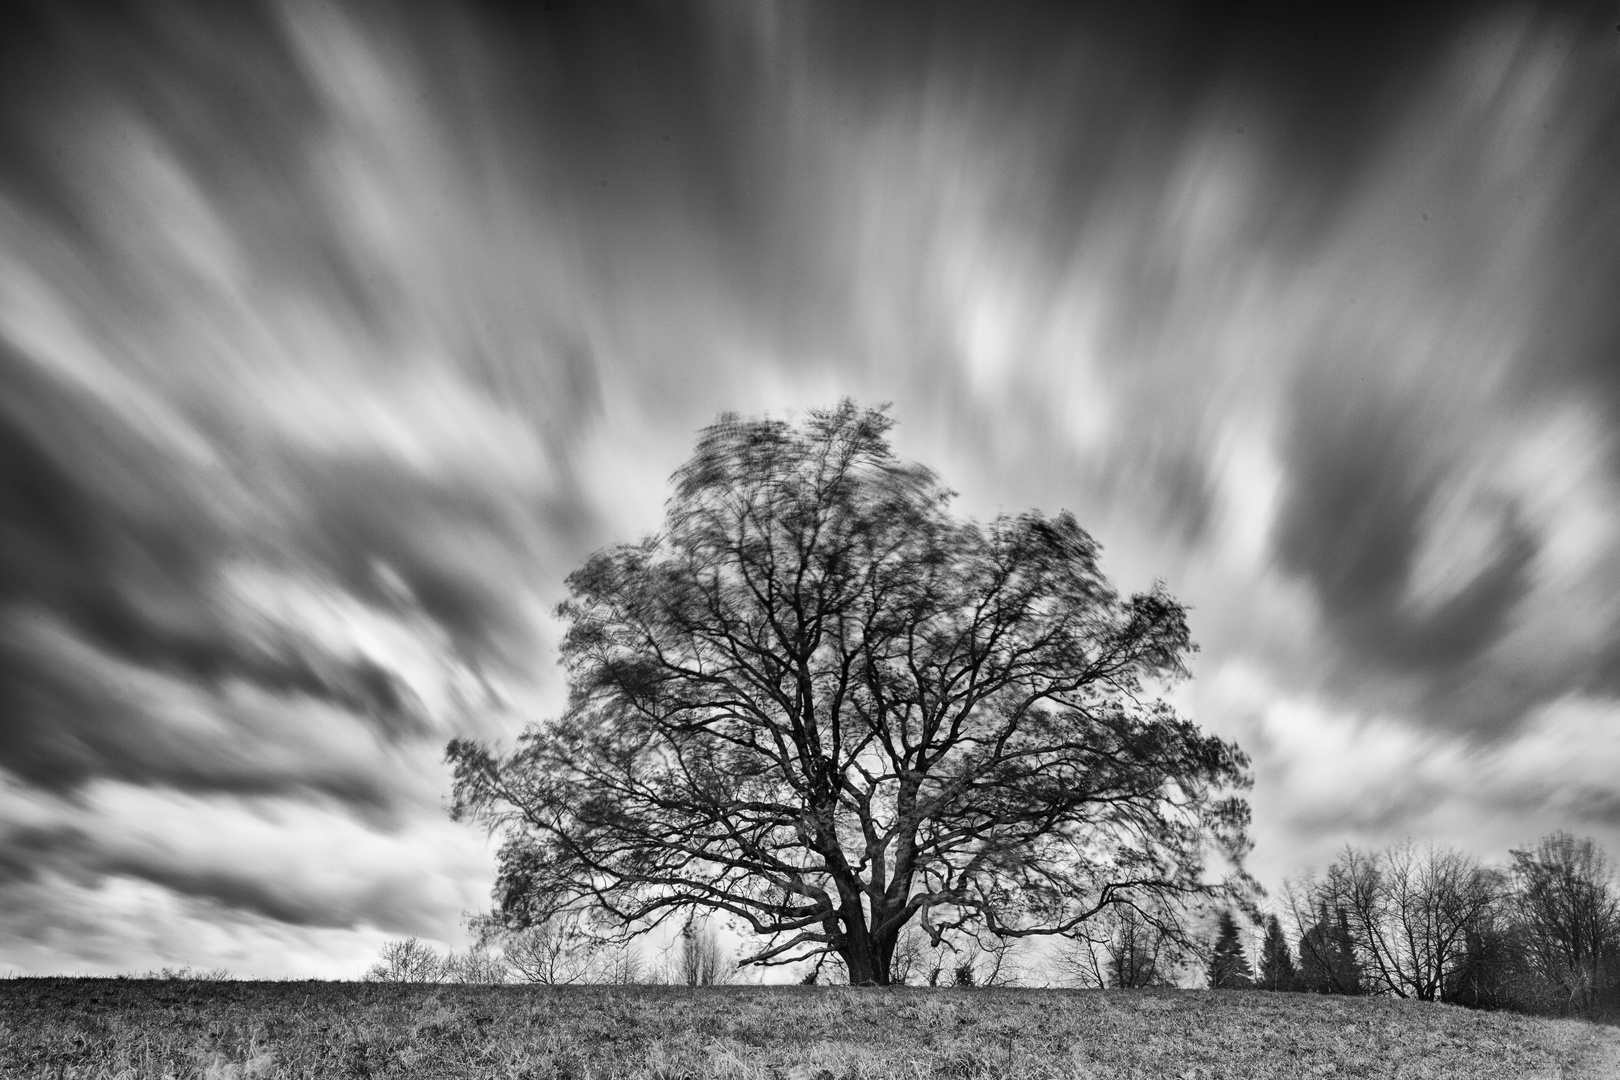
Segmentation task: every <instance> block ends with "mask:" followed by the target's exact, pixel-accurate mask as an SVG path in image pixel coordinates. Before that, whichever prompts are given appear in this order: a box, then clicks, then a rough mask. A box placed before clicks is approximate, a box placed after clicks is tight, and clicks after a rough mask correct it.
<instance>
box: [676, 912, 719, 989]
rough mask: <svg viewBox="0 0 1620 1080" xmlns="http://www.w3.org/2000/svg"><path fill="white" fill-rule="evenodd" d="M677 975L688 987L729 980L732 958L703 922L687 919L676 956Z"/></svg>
mask: <svg viewBox="0 0 1620 1080" xmlns="http://www.w3.org/2000/svg"><path fill="white" fill-rule="evenodd" d="M675 963H676V975H677V976H678V979H679V981H680V982H682V983H685V984H686V985H687V986H716V985H719V984H721V983H726V982H730V981H731V969H732V965H731V957H730V956H729V955H727V952H726V948H725V946H724V945H722V944H721V943H720V938H719V936H718V935H717V934H715V932H714V928H713V927H712V926H710V925H709V923H708V920H706V919H687V920H686V925H685V926H683V927H682V928H681V936H680V940H679V942H678V943H677V946H676V953H675Z"/></svg>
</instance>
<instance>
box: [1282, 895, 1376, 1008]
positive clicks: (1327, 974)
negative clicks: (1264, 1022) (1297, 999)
mask: <svg viewBox="0 0 1620 1080" xmlns="http://www.w3.org/2000/svg"><path fill="white" fill-rule="evenodd" d="M1337 915H1338V917H1337V919H1334V920H1330V919H1329V918H1328V910H1327V902H1326V901H1325V900H1324V901H1321V903H1320V904H1319V906H1318V910H1317V918H1316V922H1315V923H1314V924H1313V925H1311V926H1310V927H1309V928H1308V929H1306V930H1305V932H1304V933H1302V934H1301V935H1300V937H1299V978H1300V984H1301V986H1302V987H1303V988H1304V989H1306V990H1310V991H1311V992H1313V993H1317V994H1364V993H1366V983H1365V980H1364V979H1363V976H1362V970H1361V964H1360V962H1359V961H1358V960H1357V959H1356V946H1355V939H1354V938H1352V937H1351V934H1350V919H1349V915H1348V914H1347V913H1346V912H1345V910H1344V909H1343V908H1340V909H1339V910H1338V912H1337Z"/></svg>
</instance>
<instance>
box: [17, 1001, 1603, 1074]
mask: <svg viewBox="0 0 1620 1080" xmlns="http://www.w3.org/2000/svg"><path fill="white" fill-rule="evenodd" d="M0 1076H5V1077H109V1078H110V1077H123V1078H128V1077H152V1078H154V1080H157V1078H161V1077H166V1076H172V1077H175V1078H177V1080H185V1078H188V1077H209V1078H217V1080H225V1078H236V1077H265V1078H269V1077H323V1078H324V1077H356V1078H369V1077H414V1076H421V1077H435V1078H441V1077H442V1078H460V1077H509V1078H523V1077H527V1078H532V1080H541V1078H559V1080H560V1078H565V1077H566V1078H576V1080H584V1078H586V1077H602V1078H607V1077H624V1078H636V1080H680V1078H691V1080H697V1078H700V1077H737V1078H761V1080H763V1078H767V1077H781V1078H787V1080H843V1078H846V1077H847V1078H868V1077H870V1078H891V1077H893V1078H898V1077H936V1076H937V1077H962V1078H968V1077H1008V1078H1013V1080H1021V1078H1037V1077H1043V1078H1044V1077H1064V1078H1082V1080H1083V1078H1088V1077H1095V1078H1099V1080H1101V1078H1109V1080H1112V1078H1116V1077H1117V1078H1126V1077H1153V1078H1159V1077H1175V1078H1192V1077H1197V1078H1198V1080H1213V1078H1216V1077H1232V1078H1234V1080H1236V1078H1243V1080H1248V1078H1269V1077H1277V1078H1282V1077H1288V1078H1293V1077H1309V1076H1336V1077H1378V1078H1388V1077H1401V1078H1416V1077H1435V1078H1447V1080H1450V1078H1474V1077H1480V1078H1490V1077H1502V1078H1504V1080H1506V1078H1513V1080H1525V1078H1547V1080H1551V1078H1554V1077H1557V1078H1561V1080H1564V1078H1567V1080H1575V1078H1596V1077H1620V1030H1617V1029H1614V1028H1609V1027H1600V1026H1597V1025H1593V1024H1586V1023H1581V1022H1577V1021H1559V1020H1541V1019H1533V1018H1529V1017H1523V1016H1514V1015H1508V1014H1502V1013H1496V1014H1491V1013H1476V1012H1468V1011H1465V1010H1463V1009H1457V1008H1450V1007H1446V1006H1436V1005H1420V1004H1416V1003H1410V1002H1398V1001H1385V1000H1376V999H1359V1000H1352V999H1344V998H1324V997H1312V996H1306V995H1297V994H1265V993H1258V992H1245V991H1222V992H1220V993H1209V992H1201V991H1132V992H1098V991H1064V990H1011V989H999V990H925V989H898V990H855V989H849V988H843V987H746V988H744V987H731V988H723V989H703V990H686V989H674V988H661V987H635V988H607V987H578V988H562V989H539V988H528V987H465V986H390V985H368V984H357V983H317V982H307V983H294V982H284V983H249V982H225V983H206V982H185V981H163V982H145V981H137V980H124V979H116V980H111V979H14V980H6V981H0Z"/></svg>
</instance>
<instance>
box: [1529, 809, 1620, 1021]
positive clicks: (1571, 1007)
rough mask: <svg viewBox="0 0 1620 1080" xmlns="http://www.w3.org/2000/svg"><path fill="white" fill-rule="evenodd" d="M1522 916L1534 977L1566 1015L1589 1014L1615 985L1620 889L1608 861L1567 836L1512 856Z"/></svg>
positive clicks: (1557, 836) (1596, 849) (1593, 848)
mask: <svg viewBox="0 0 1620 1080" xmlns="http://www.w3.org/2000/svg"><path fill="white" fill-rule="evenodd" d="M1513 876H1514V879H1515V884H1516V885H1517V896H1516V905H1515V906H1516V908H1517V915H1518V918H1519V925H1520V927H1521V929H1522V933H1523V936H1524V944H1525V955H1526V959H1527V960H1528V961H1529V963H1530V965H1531V968H1532V970H1533V973H1534V974H1535V976H1536V977H1537V978H1538V980H1539V981H1540V982H1541V983H1543V984H1544V985H1545V986H1546V987H1547V989H1548V991H1550V994H1551V997H1552V999H1553V1001H1554V1002H1555V1003H1556V1007H1557V1008H1558V1009H1559V1010H1560V1011H1566V1012H1584V1011H1588V1010H1590V1009H1591V1008H1592V1006H1593V1005H1594V1004H1595V1003H1596V1002H1597V1001H1598V1000H1599V999H1600V998H1602V997H1603V996H1604V995H1605V993H1606V992H1608V991H1610V990H1611V989H1612V987H1613V986H1614V985H1615V982H1616V979H1615V975H1616V971H1615V969H1616V967H1617V966H1620V964H1617V963H1616V961H1617V960H1620V889H1617V888H1616V886H1615V881H1614V867H1613V864H1612V863H1611V862H1610V861H1609V857H1608V856H1607V855H1606V854H1605V853H1604V852H1603V851H1602V849H1601V848H1599V847H1598V846H1597V844H1596V843H1594V842H1593V841H1592V840H1591V839H1590V838H1581V839H1577V838H1575V837H1574V836H1571V835H1570V834H1569V833H1566V832H1557V833H1552V834H1550V835H1548V836H1544V837H1542V838H1541V840H1540V842H1538V843H1537V844H1536V846H1535V847H1534V848H1532V849H1530V850H1528V851H1514V852H1513Z"/></svg>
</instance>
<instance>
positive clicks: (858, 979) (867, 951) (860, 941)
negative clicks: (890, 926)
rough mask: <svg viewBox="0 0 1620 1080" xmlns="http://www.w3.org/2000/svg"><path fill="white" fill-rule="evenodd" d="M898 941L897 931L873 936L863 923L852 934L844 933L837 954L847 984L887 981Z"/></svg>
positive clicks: (887, 984) (891, 972)
mask: <svg viewBox="0 0 1620 1080" xmlns="http://www.w3.org/2000/svg"><path fill="white" fill-rule="evenodd" d="M899 941H900V935H899V933H898V932H896V933H892V934H888V935H885V936H883V937H875V936H873V935H872V934H871V933H870V932H869V931H867V929H866V928H865V927H864V926H862V927H859V928H858V930H857V932H856V933H854V934H848V933H846V934H845V935H844V938H843V941H842V943H841V944H840V945H839V947H838V955H839V957H840V958H841V959H842V960H843V961H844V969H845V970H846V971H848V972H849V985H851V986H889V985H891V983H892V980H893V975H894V950H895V946H896V945H897V944H899Z"/></svg>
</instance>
